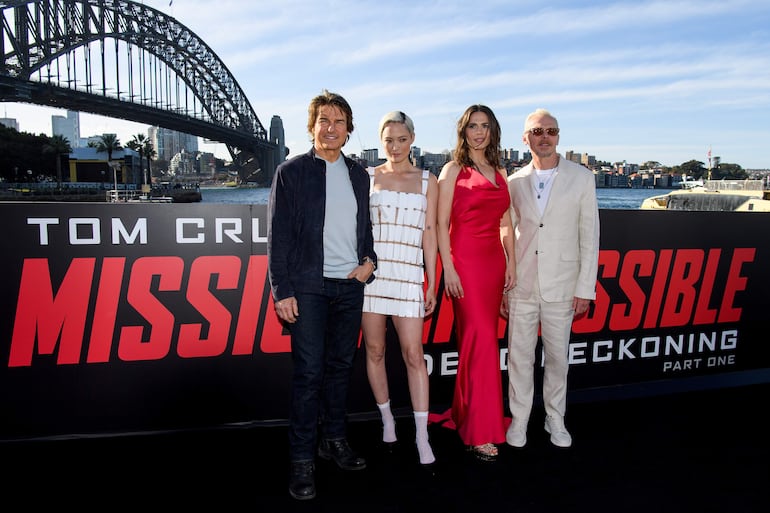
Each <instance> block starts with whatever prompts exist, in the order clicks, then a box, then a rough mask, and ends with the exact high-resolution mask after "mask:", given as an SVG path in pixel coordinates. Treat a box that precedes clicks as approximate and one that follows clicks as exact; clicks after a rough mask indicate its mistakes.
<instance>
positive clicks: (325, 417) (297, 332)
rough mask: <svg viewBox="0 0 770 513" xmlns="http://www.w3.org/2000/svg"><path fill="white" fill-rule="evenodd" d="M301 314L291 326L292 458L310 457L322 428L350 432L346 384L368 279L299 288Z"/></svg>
mask: <svg viewBox="0 0 770 513" xmlns="http://www.w3.org/2000/svg"><path fill="white" fill-rule="evenodd" d="M295 297H296V299H297V307H298V308H299V316H298V317H297V322H295V323H294V324H292V325H290V326H289V330H290V332H291V356H292V362H293V364H294V369H293V371H292V387H291V404H290V412H289V459H290V461H303V460H312V459H314V458H315V449H316V443H317V438H318V434H319V433H318V431H317V429H319V421H320V434H321V436H322V437H323V438H325V439H329V440H334V439H338V438H345V437H346V426H345V422H346V418H345V415H346V409H347V401H348V387H349V385H350V377H351V373H352V371H353V358H354V356H355V352H356V344H357V343H358V335H359V330H360V328H361V309H362V307H363V302H364V284H363V283H361V282H359V281H358V280H355V279H353V280H332V279H324V286H323V290H322V291H321V292H319V293H312V294H308V293H298V294H297V295H296V296H295Z"/></svg>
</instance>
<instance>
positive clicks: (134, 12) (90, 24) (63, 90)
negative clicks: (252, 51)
mask: <svg viewBox="0 0 770 513" xmlns="http://www.w3.org/2000/svg"><path fill="white" fill-rule="evenodd" d="M0 22H1V23H2V27H0V28H1V29H2V37H1V38H0V101H12V102H22V103H33V104H38V105H44V106H50V107H56V108H61V109H68V110H74V111H80V112H89V113H92V114H99V115H102V116H107V117H111V118H119V119H125V120H129V121H134V122H138V123H144V124H148V125H154V126H160V127H164V128H168V129H170V130H175V131H178V132H183V133H187V134H191V135H196V136H200V137H203V138H206V139H209V140H212V141H218V142H220V143H223V144H225V145H226V146H227V149H228V150H229V152H230V155H231V157H232V161H233V167H234V168H235V169H237V170H238V173H239V175H240V176H241V177H242V178H246V177H250V179H251V180H254V178H255V177H256V179H257V180H256V181H259V182H262V183H266V182H269V180H270V178H271V177H272V175H273V172H274V170H275V167H276V166H277V164H278V163H280V162H281V161H282V160H283V155H280V154H279V153H283V148H279V142H278V141H277V140H271V137H270V134H269V133H268V131H267V130H266V129H265V127H264V126H263V124H262V123H261V122H260V120H259V118H258V117H257V114H256V113H255V112H254V109H253V108H252V107H251V105H250V103H249V101H248V99H247V98H246V95H245V94H244V92H243V90H242V89H241V87H240V86H239V85H238V83H237V82H236V80H235V78H234V77H233V76H232V75H231V74H230V72H229V71H228V69H227V67H226V66H225V64H224V63H223V62H222V61H221V60H220V59H219V57H217V55H216V54H215V53H214V52H213V51H212V49H211V48H209V47H208V45H206V43H205V42H204V41H202V40H201V39H200V38H199V37H198V36H196V35H195V34H194V33H193V32H192V31H190V29H188V28H187V27H185V26H184V25H182V24H180V23H179V22H178V21H176V20H175V19H174V18H172V17H170V16H168V15H167V14H164V13H163V12H161V11H159V10H157V9H153V8H151V7H147V6H145V5H143V4H141V3H139V2H133V1H129V0H20V1H19V0H16V1H14V0H0ZM273 139H275V138H273Z"/></svg>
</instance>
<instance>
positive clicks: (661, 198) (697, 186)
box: [640, 180, 770, 212]
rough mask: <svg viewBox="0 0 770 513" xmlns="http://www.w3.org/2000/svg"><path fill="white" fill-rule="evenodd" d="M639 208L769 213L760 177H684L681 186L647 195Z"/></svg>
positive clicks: (769, 195) (769, 203)
mask: <svg viewBox="0 0 770 513" xmlns="http://www.w3.org/2000/svg"><path fill="white" fill-rule="evenodd" d="M640 208H641V209H642V210H685V211H714V212H770V191H768V190H766V189H765V187H764V180H684V181H682V182H681V188H680V189H675V190H672V191H671V192H669V193H667V194H659V195H656V196H652V197H649V198H647V199H645V200H644V201H643V202H642V205H641V207H640Z"/></svg>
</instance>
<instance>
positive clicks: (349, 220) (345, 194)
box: [324, 154, 358, 279]
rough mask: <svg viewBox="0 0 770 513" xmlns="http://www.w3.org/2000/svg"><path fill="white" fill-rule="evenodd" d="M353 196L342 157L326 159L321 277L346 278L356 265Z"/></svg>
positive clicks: (354, 206) (354, 200)
mask: <svg viewBox="0 0 770 513" xmlns="http://www.w3.org/2000/svg"><path fill="white" fill-rule="evenodd" d="M357 210H358V207H357V206H356V196H355V194H354V193H353V185H352V184H351V183H350V175H349V174H348V167H347V165H345V159H344V158H343V157H342V154H340V157H339V158H338V159H337V160H336V161H335V162H328V161H327V162H326V212H325V213H324V277H326V278H338V279H345V278H347V277H348V274H350V273H351V271H353V269H355V268H356V266H357V265H358V255H357V253H356V213H357Z"/></svg>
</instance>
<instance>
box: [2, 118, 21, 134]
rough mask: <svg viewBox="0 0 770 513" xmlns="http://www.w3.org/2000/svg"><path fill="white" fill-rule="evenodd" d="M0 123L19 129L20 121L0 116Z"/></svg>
mask: <svg viewBox="0 0 770 513" xmlns="http://www.w3.org/2000/svg"><path fill="white" fill-rule="evenodd" d="M0 125H3V126H6V127H8V128H13V129H14V130H16V131H17V132H18V131H19V122H18V121H16V120H15V119H14V118H0Z"/></svg>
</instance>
